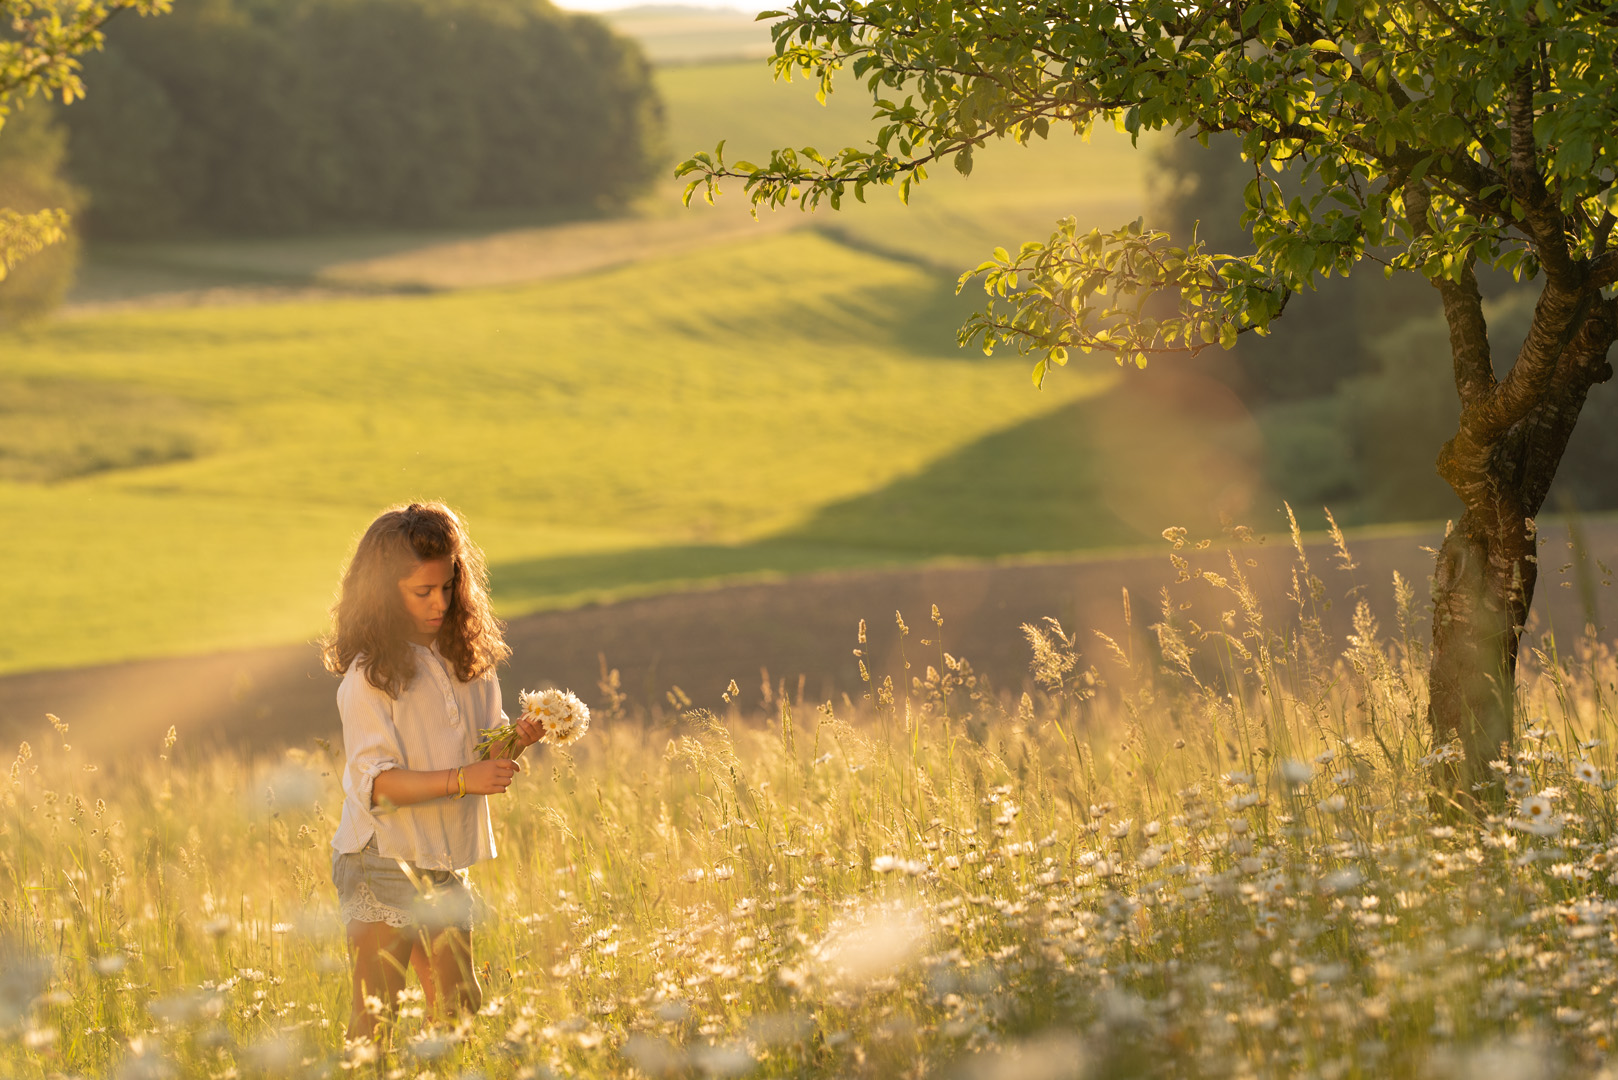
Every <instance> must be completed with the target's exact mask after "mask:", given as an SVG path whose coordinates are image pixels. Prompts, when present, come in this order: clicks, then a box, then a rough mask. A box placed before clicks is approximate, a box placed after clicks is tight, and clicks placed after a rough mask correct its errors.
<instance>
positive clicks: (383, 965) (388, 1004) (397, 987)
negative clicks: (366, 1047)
mask: <svg viewBox="0 0 1618 1080" xmlns="http://www.w3.org/2000/svg"><path fill="white" fill-rule="evenodd" d="M416 937H417V935H416V934H415V933H413V932H412V931H409V930H401V929H396V928H394V927H392V926H389V925H388V924H387V923H380V922H359V921H358V920H356V921H353V922H350V923H349V924H348V947H349V955H350V956H351V957H353V960H354V1007H353V1009H352V1010H351V1011H350V1012H349V1015H348V1037H349V1038H350V1039H361V1038H364V1039H375V1038H376V1028H377V1024H378V1023H379V1022H380V1021H381V1019H383V1018H384V1017H386V1018H392V1016H393V1015H394V1014H395V1012H396V1011H397V1010H398V1008H399V991H401V990H403V989H404V988H405V972H406V970H407V969H406V966H405V965H406V964H407V963H408V962H409V960H410V947H411V944H412V943H413V942H414V941H415V940H416ZM367 997H374V998H377V999H379V1000H380V1001H381V1002H382V1016H380V1017H379V1016H378V1015H376V1013H374V1012H373V1011H372V1010H371V1009H369V1008H367V1007H366V1004H365V999H366V998H367Z"/></svg>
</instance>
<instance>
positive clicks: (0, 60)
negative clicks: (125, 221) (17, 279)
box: [0, 0, 169, 278]
mask: <svg viewBox="0 0 1618 1080" xmlns="http://www.w3.org/2000/svg"><path fill="white" fill-rule="evenodd" d="M168 6H169V0H0V27H3V29H0V128H3V127H4V125H5V122H6V120H7V118H8V117H9V116H10V115H11V114H12V112H13V111H14V110H15V109H16V107H17V104H18V103H19V102H20V101H22V100H23V99H26V98H29V97H32V96H34V95H35V94H40V95H43V96H45V97H47V98H49V97H58V98H60V99H61V100H62V101H63V102H64V103H66V102H70V101H73V100H74V99H76V98H80V97H83V96H84V82H83V80H81V79H80V78H79V61H78V57H79V56H81V55H82V54H84V53H85V52H87V51H89V50H92V49H97V48H100V47H101V43H102V41H103V36H102V27H104V26H105V25H106V23H107V20H108V19H110V18H112V17H113V16H114V15H117V14H118V13H119V12H122V11H137V12H140V13H141V14H143V15H151V14H155V13H157V12H160V11H166V10H168ZM67 222H68V214H67V211H66V210H64V209H61V208H59V207H46V208H44V209H39V210H32V211H21V210H16V209H13V208H10V207H5V208H0V278H4V277H5V276H6V274H7V273H9V272H10V271H11V269H12V267H14V266H16V265H17V264H18V263H19V262H21V261H22V260H23V259H26V258H27V257H28V256H30V255H34V254H37V253H38V252H40V251H41V250H43V249H44V248H45V247H46V246H48V245H50V244H53V243H58V242H60V241H61V240H63V239H64V238H65V236H66V231H65V230H66V227H67Z"/></svg>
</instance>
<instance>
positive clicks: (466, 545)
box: [320, 502, 511, 698]
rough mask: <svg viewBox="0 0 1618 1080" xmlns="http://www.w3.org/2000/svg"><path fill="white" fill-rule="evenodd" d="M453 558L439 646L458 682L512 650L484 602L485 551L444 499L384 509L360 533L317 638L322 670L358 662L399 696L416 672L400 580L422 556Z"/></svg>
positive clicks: (372, 681)
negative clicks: (328, 620)
mask: <svg viewBox="0 0 1618 1080" xmlns="http://www.w3.org/2000/svg"><path fill="white" fill-rule="evenodd" d="M444 558H452V559H454V562H455V584H454V588H453V589H452V590H451V595H450V602H449V607H448V609H447V610H446V611H445V612H444V623H443V625H442V626H440V627H439V630H438V638H437V640H436V644H437V645H438V651H439V652H441V653H442V654H443V655H444V659H446V660H448V661H449V662H450V664H451V665H453V667H454V669H455V675H456V677H457V678H459V679H460V680H461V681H462V682H471V681H472V680H473V679H475V678H477V677H478V676H480V675H482V674H484V673H485V672H487V671H489V670H491V669H492V668H494V666H495V665H497V664H499V663H500V661H502V660H504V659H505V658H506V657H508V656H510V655H511V650H510V649H509V648H508V647H507V646H506V642H505V638H504V637H503V636H502V634H501V631H502V630H504V629H505V627H504V625H503V624H502V623H501V622H500V621H499V620H498V619H496V618H495V617H494V612H493V611H491V610H490V607H489V571H488V567H487V566H486V565H485V564H484V561H483V552H482V551H481V550H479V548H478V546H477V545H476V544H474V543H472V540H471V538H470V537H469V536H467V533H466V524H465V523H464V522H463V521H461V519H460V516H459V515H457V514H456V513H455V511H453V510H451V509H450V508H449V507H447V506H445V505H444V504H443V503H436V502H432V503H411V504H410V505H408V506H395V507H392V508H391V509H389V510H387V511H385V512H384V513H383V514H382V515H381V516H380V517H378V518H377V519H376V520H375V521H373V522H371V527H370V528H368V529H366V530H365V535H364V536H362V537H360V542H359V544H358V545H357V546H356V547H355V549H354V557H353V558H352V559H350V560H349V563H348V569H347V570H346V571H345V572H344V573H343V585H342V590H341V591H340V592H339V593H338V596H337V603H335V604H334V605H332V630H331V633H330V634H329V635H327V637H326V638H325V640H324V641H322V642H321V643H320V658H321V660H322V661H323V662H324V663H325V665H326V670H327V671H330V672H331V673H332V674H334V675H342V674H344V673H345V672H347V671H348V669H349V666H350V665H351V664H353V663H354V661H355V660H356V659H358V660H359V662H360V665H361V666H362V667H363V668H364V669H365V677H366V679H367V680H368V681H369V682H370V684H371V685H372V686H374V687H376V688H377V689H378V690H380V691H382V692H383V693H384V694H387V695H388V696H389V697H392V698H397V697H398V696H399V694H400V692H402V691H403V690H404V689H405V688H406V687H408V686H409V685H410V682H411V680H412V679H413V678H414V677H415V673H416V660H415V657H414V656H413V655H412V654H411V650H410V646H409V635H410V629H411V623H410V618H409V615H408V614H407V613H406V612H405V608H404V602H403V600H402V599H401V598H400V596H399V582H400V581H403V580H404V579H405V578H407V577H409V576H410V575H411V574H412V573H413V572H414V571H415V569H416V567H417V565H418V564H420V563H421V562H423V561H425V560H427V559H444Z"/></svg>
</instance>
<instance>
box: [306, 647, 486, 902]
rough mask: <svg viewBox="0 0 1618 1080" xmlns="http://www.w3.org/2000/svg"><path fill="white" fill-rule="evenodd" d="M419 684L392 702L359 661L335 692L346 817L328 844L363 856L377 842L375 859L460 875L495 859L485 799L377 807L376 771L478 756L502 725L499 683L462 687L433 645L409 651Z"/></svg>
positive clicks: (449, 764) (445, 765) (450, 764)
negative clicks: (487, 735) (485, 736)
mask: <svg viewBox="0 0 1618 1080" xmlns="http://www.w3.org/2000/svg"><path fill="white" fill-rule="evenodd" d="M410 648H411V649H412V651H413V652H414V653H415V656H416V677H415V678H414V679H412V680H411V681H410V685H409V686H407V687H406V688H405V689H404V690H402V691H400V693H399V696H398V698H397V699H395V698H390V697H388V695H386V694H384V693H383V692H382V691H380V690H378V689H377V688H376V687H374V686H372V685H371V683H370V681H369V680H368V679H366V677H365V670H364V669H363V668H362V667H361V666H360V663H359V661H358V660H356V661H355V662H354V663H352V664H350V665H349V668H348V671H347V673H346V674H344V676H343V681H342V684H341V685H339V686H338V688H337V709H338V711H339V712H340V713H341V714H342V717H343V750H344V751H345V753H346V754H347V757H348V764H347V765H346V766H345V767H344V769H343V814H342V819H341V820H340V821H339V822H338V824H337V835H336V836H334V837H333V838H332V842H331V846H332V848H333V849H334V850H336V851H338V852H342V853H349V852H355V851H359V850H361V849H362V848H364V847H365V845H366V844H367V843H368V842H369V841H370V839H371V837H372V835H375V836H376V845H377V853H378V854H380V855H381V856H382V857H383V858H387V859H404V860H405V861H406V862H410V863H413V864H415V865H416V866H419V867H421V868H422V869H424V870H460V869H463V868H465V867H468V866H471V865H472V864H473V863H475V862H481V861H482V860H484V859H492V858H494V854H495V851H494V829H493V826H492V825H491V823H490V821H489V801H488V799H487V798H485V797H484V796H482V795H467V796H466V797H465V798H459V799H458V798H454V797H453V796H452V797H448V798H439V799H429V800H427V801H426V802H421V803H413V804H411V805H410V806H399V807H392V808H384V807H381V806H375V807H373V806H372V805H371V788H372V785H373V784H374V783H375V782H376V777H377V774H378V773H381V772H386V771H387V770H388V769H413V770H419V771H430V770H433V769H453V768H455V767H456V766H458V765H469V764H471V763H472V762H473V761H475V760H476V759H477V754H476V747H477V743H478V739H479V738H480V737H481V735H482V733H483V732H484V731H485V730H487V729H489V728H492V727H497V726H499V725H500V724H503V723H505V722H506V715H505V713H504V712H503V711H502V710H501V708H500V682H499V680H498V679H496V678H495V676H494V672H493V671H490V672H488V673H486V674H484V675H483V676H481V677H479V678H477V679H473V680H472V681H471V682H464V683H463V682H461V681H460V680H459V679H457V678H456V677H455V674H454V670H453V669H452V668H451V667H450V666H449V664H448V662H447V661H446V660H445V659H444V658H443V657H442V656H440V655H439V653H438V650H437V649H436V648H432V649H430V648H427V647H425V646H422V645H416V644H414V643H412V644H411V646H410Z"/></svg>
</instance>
